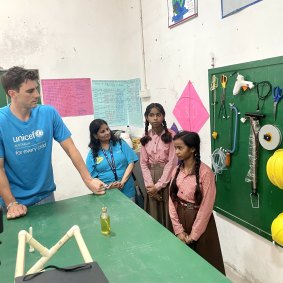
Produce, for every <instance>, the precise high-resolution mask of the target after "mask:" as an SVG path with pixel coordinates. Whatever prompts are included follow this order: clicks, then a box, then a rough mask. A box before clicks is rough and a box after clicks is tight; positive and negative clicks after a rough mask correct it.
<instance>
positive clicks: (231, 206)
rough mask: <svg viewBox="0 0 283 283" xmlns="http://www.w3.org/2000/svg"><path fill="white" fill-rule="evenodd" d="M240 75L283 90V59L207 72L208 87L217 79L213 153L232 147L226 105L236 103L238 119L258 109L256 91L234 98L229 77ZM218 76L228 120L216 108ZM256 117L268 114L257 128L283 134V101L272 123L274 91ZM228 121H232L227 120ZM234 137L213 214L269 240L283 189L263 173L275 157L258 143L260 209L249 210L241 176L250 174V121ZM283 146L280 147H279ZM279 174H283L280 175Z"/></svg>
mask: <svg viewBox="0 0 283 283" xmlns="http://www.w3.org/2000/svg"><path fill="white" fill-rule="evenodd" d="M234 72H239V73H240V74H242V75H243V76H244V77H245V80H248V81H253V82H261V81H266V80H267V81H269V82H270V83H271V84H272V86H273V87H275V86H280V87H281V88H283V57H276V58H270V59H265V60H260V61H254V62H248V63H243V64H238V65H231V66H226V67H221V68H215V69H210V70H209V71H208V75H209V87H210V84H211V78H212V75H216V76H217V78H218V88H217V92H216V93H217V101H218V103H217V104H216V119H215V128H216V131H217V132H218V137H217V139H216V140H214V139H213V138H211V149H212V152H214V150H215V149H217V148H220V147H223V148H226V149H227V148H228V149H232V145H233V143H232V139H233V136H234V125H235V124H234V117H235V115H234V113H232V112H231V110H230V107H229V103H234V105H235V106H236V107H237V109H238V111H239V113H240V114H239V118H241V117H244V116H245V113H246V112H252V113H254V112H256V109H257V101H258V97H257V91H256V88H254V89H252V90H248V91H246V92H242V93H240V94H238V95H237V96H234V95H233V94H232V91H233V88H234V84H235V81H236V76H237V75H233V76H231V77H230V75H231V74H233V73H234ZM222 74H225V75H227V76H228V83H227V87H226V108H227V113H228V115H229V116H230V118H229V119H227V120H225V119H222V118H218V111H219V107H220V96H221V93H222V88H221V83H220V77H221V75H222ZM209 93H210V94H209V96H210V116H211V121H210V122H211V129H212V130H211V131H213V128H214V123H213V111H214V109H213V105H212V101H213V94H212V91H210V92H209ZM260 106H261V107H260V113H263V114H265V115H266V117H265V118H263V119H261V120H260V125H261V126H263V125H265V124H272V125H275V126H276V127H278V128H279V129H280V131H281V132H282V130H283V100H282V101H280V102H279V104H278V110H277V119H276V122H275V123H274V120H273V97H272V93H271V94H270V95H269V96H268V97H267V98H266V99H265V101H264V104H263V102H262V101H261V102H260ZM231 117H232V118H231ZM237 128H238V136H237V142H236V151H235V153H234V154H232V155H231V166H230V167H229V168H228V169H227V170H224V171H223V173H222V174H219V175H218V176H217V197H216V203H215V210H216V211H217V212H219V213H221V214H223V215H225V216H226V217H228V218H230V219H232V220H233V221H235V222H237V223H239V224H241V225H243V226H244V227H246V228H248V229H250V230H251V231H253V232H255V233H257V234H259V235H261V236H262V237H264V238H266V239H268V240H272V238H271V223H272V221H273V219H274V218H275V217H276V216H277V215H278V214H279V213H281V212H282V211H283V190H280V189H279V188H277V187H275V186H274V185H272V183H271V182H270V181H269V179H268V177H267V173H266V163H267V161H268V159H269V158H270V157H271V156H272V155H273V153H274V151H275V150H273V151H267V150H266V149H264V148H263V147H261V145H259V159H258V181H257V188H258V195H259V208H253V207H252V205H251V198H250V193H251V183H247V182H245V177H246V175H247V173H248V170H249V159H248V153H249V135H250V123H249V121H248V120H247V121H246V122H245V123H241V122H240V121H239V123H238V127H237ZM282 146H283V145H282V144H281V145H280V146H279V148H282ZM282 173H283V172H282Z"/></svg>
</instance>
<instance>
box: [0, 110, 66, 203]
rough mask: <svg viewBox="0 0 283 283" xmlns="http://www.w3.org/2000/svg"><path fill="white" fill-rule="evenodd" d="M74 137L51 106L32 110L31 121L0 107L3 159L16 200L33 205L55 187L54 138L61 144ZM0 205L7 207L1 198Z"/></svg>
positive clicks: (0, 138) (0, 145)
mask: <svg viewBox="0 0 283 283" xmlns="http://www.w3.org/2000/svg"><path fill="white" fill-rule="evenodd" d="M70 136H71V133H70V131H69V130H68V128H67V127H66V126H65V124H64V122H63V120H62V118H61V117H60V115H59V114H58V113H57V111H56V110H55V109H54V108H53V107H51V106H48V105H38V106H37V107H35V108H33V109H32V111H31V114H30V118H29V120H28V121H25V122H24V121H21V120H19V119H18V118H17V117H16V116H14V115H13V114H12V112H11V111H10V106H9V105H8V106H5V107H3V108H0V158H4V168H5V173H6V175H7V178H8V180H9V183H10V187H11V191H12V194H13V195H14V197H15V198H16V200H17V201H18V202H20V203H22V204H24V205H27V206H28V205H32V204H35V203H37V202H39V201H40V200H42V199H44V198H45V197H46V196H48V195H49V194H50V193H51V192H53V191H54V190H55V188H56V186H55V183H54V178H53V170H52V164H51V155H52V154H51V153H52V143H53V138H54V139H55V140H56V141H57V142H62V141H64V140H66V139H67V138H69V137H70ZM0 203H2V204H4V202H3V200H2V199H1V198H0Z"/></svg>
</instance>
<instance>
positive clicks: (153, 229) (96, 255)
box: [0, 190, 230, 283]
mask: <svg viewBox="0 0 283 283" xmlns="http://www.w3.org/2000/svg"><path fill="white" fill-rule="evenodd" d="M102 206H107V207H108V211H109V214H110V217H111V229H112V233H111V236H103V235H102V234H101V233H100V223H99V215H100V211H101V207H102ZM73 225H78V226H79V227H80V230H81V234H82V236H83V238H84V240H85V243H86V245H87V247H88V249H89V252H90V254H91V256H92V258H93V259H94V260H95V261H97V262H98V264H99V265H100V267H101V268H102V270H103V271H104V273H105V274H106V276H107V278H108V280H109V282H111V283H112V282H115V283H116V282H117V283H118V282H121V283H127V282H131V283H132V282H134V283H138V282H143V283H150V282H154V283H155V282H174V283H175V282H178V283H179V282H200V283H205V282H209V283H213V282H219V283H221V282H230V281H229V280H228V279H227V278H226V277H224V276H223V275H222V274H221V273H220V272H218V271H217V270H216V269H214V267H212V266H211V265H209V264H208V263H207V262H206V261H205V260H203V259H202V258H201V257H200V256H198V255H197V254H195V253H194V252H193V251H191V250H190V249H189V248H187V247H186V246H185V245H184V244H183V243H182V242H181V241H180V240H178V239H177V238H176V237H175V236H174V235H173V234H171V233H170V232H168V231H167V230H166V229H165V228H163V226H161V225H160V224H159V223H158V222H156V221H155V220H154V219H153V218H151V217H150V216H149V215H148V214H147V213H145V212H144V211H143V210H142V209H140V208H139V207H138V206H137V205H135V204H134V203H132V202H131V201H130V200H129V199H128V198H126V197H125V196H124V195H123V194H122V193H121V192H120V191H118V190H110V191H107V194H105V195H103V196H95V195H86V196H81V197H76V198H71V199H68V200H63V201H58V202H56V203H52V204H46V205H41V206H36V207H31V208H29V212H28V215H27V216H25V217H23V218H19V219H16V220H10V221H7V220H6V219H4V232H3V233H2V234H0V241H2V244H1V245H0V260H1V262H2V264H1V265H0V283H12V282H13V278H14V273H15V262H16V254H17V246H18V232H19V231H20V230H26V231H28V229H29V227H30V226H32V227H33V236H34V238H35V239H36V240H38V241H39V242H40V243H41V244H43V245H44V246H45V247H47V248H48V249H49V248H50V247H52V246H53V245H54V244H55V243H57V241H58V240H59V239H60V238H61V237H62V236H63V235H64V234H65V233H66V232H67V231H68V230H69V229H70V228H71V227H72V226H73ZM28 248H29V247H28V245H26V263H25V271H27V270H28V269H29V268H30V267H31V266H32V265H33V264H34V263H35V262H36V261H37V260H38V259H39V258H40V257H41V256H40V255H39V253H38V252H37V251H35V252H34V253H29V251H28ZM80 263H83V258H82V256H81V254H80V251H79V249H78V247H77V244H76V241H75V238H73V239H71V240H69V241H68V242H67V243H66V244H65V245H64V246H63V247H62V248H61V249H60V250H59V251H58V252H57V253H56V254H55V255H54V256H53V257H52V259H51V260H50V261H49V262H48V263H47V264H54V265H58V266H70V265H75V264H80ZM82 283H83V282H82Z"/></svg>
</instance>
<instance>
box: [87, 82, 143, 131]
mask: <svg viewBox="0 0 283 283" xmlns="http://www.w3.org/2000/svg"><path fill="white" fill-rule="evenodd" d="M139 91H140V80H139V79H133V80H119V81H113V80H112V81H101V80H100V81H95V80H93V81H92V97H93V103H94V115H95V118H100V119H104V120H105V121H107V123H108V124H109V125H111V126H123V125H131V126H135V127H142V126H143V119H142V110H141V101H140V97H139Z"/></svg>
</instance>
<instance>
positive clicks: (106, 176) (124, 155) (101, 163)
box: [86, 140, 138, 198]
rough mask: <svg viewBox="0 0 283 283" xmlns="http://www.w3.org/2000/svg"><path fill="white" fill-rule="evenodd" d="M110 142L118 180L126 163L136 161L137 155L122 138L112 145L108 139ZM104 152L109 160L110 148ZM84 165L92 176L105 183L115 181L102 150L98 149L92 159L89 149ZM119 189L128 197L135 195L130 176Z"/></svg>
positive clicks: (123, 171) (124, 169) (126, 165)
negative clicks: (96, 154)
mask: <svg viewBox="0 0 283 283" xmlns="http://www.w3.org/2000/svg"><path fill="white" fill-rule="evenodd" d="M110 144H111V146H112V151H113V157H114V161H115V166H116V172H117V176H118V181H120V180H121V179H122V177H123V175H124V173H125V171H126V168H127V167H128V165H129V164H130V163H133V162H136V161H138V156H137V155H136V153H135V152H134V151H133V150H132V149H131V148H130V147H129V145H128V144H127V143H126V142H125V141H124V140H121V143H120V142H117V143H116V144H115V145H114V146H113V143H112V141H110ZM105 153H106V154H107V156H108V159H109V160H110V161H111V155H110V150H109V149H108V150H105ZM86 166H87V169H88V171H89V173H90V175H91V176H92V177H93V178H98V179H100V180H101V181H102V182H104V183H106V184H110V183H112V182H115V177H114V173H113V171H112V170H111V167H110V165H109V163H108V161H107V159H106V158H105V156H104V154H103V152H102V150H99V151H98V156H97V157H96V160H94V159H93V156H92V152H91V150H90V151H89V153H88V155H87V158H86ZM121 191H122V193H124V194H125V195H126V196H127V197H129V198H131V197H134V196H135V194H136V190H135V184H134V179H133V177H132V176H130V178H129V179H128V181H127V182H126V183H125V185H124V188H123V189H122V190H121Z"/></svg>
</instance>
